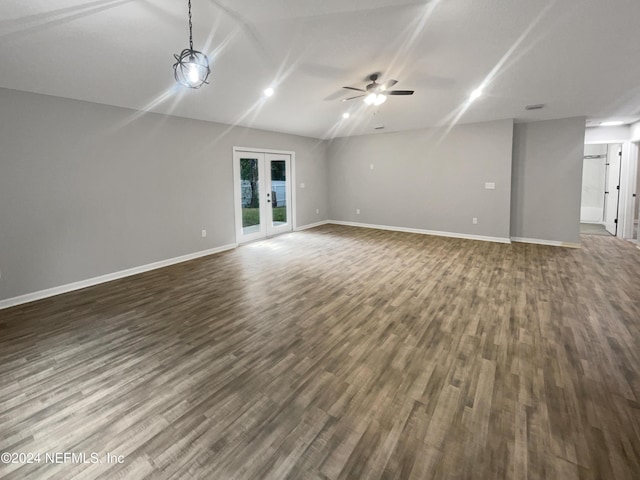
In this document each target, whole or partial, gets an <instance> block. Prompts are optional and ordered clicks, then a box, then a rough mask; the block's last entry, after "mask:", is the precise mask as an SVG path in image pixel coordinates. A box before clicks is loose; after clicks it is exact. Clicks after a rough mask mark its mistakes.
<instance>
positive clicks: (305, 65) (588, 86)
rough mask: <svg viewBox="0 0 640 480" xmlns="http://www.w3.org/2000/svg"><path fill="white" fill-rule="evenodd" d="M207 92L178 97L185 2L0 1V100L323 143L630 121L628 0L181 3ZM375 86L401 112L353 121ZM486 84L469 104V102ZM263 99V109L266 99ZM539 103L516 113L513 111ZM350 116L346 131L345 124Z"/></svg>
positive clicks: (633, 46)
mask: <svg viewBox="0 0 640 480" xmlns="http://www.w3.org/2000/svg"><path fill="white" fill-rule="evenodd" d="M192 9H193V28H194V48H196V49H199V50H203V51H204V52H205V53H207V54H208V55H209V57H210V58H211V59H212V75H211V77H210V85H205V86H204V87H202V88H201V89H200V90H190V89H186V88H182V87H177V86H176V85H175V82H174V79H173V71H172V64H173V63H174V59H173V54H174V53H179V52H180V51H181V50H182V49H183V48H186V47H187V46H188V24H187V1H186V0H183V1H182V0H89V1H87V0H30V1H24V0H3V1H2V2H0V19H1V20H0V61H1V62H2V64H1V69H0V86H1V87H6V88H12V89H18V90H25V91H30V92H37V93H44V94H50V95H56V96H61V97H68V98H75V99H80V100H87V101H91V102H97V103H103V104H108V105H117V106H121V107H129V108H133V109H138V110H149V111H153V112H160V113H170V114H173V115H178V116H182V117H189V118H196V119H201V120H210V121H215V122H222V123H227V124H240V125H245V126H252V127H255V128H263V129H267V130H275V131H282V132H289V133H295V134H300V135H307V136H313V137H318V138H329V137H333V136H346V135H353V134H362V133H372V132H373V131H374V130H373V128H374V127H376V126H379V125H384V126H385V130H384V131H398V130H408V129H415V128H423V127H428V126H433V125H443V124H450V123H452V122H461V123H468V122H476V121H487V120H495V119H503V118H516V119H517V120H538V119H540V120H541V119H549V118H561V117H569V116H578V115H584V116H587V117H589V118H590V119H592V120H593V119H595V120H599V119H610V118H620V119H622V120H627V121H630V120H633V119H637V118H639V117H640V61H639V59H640V1H638V0H606V1H603V0H536V1H532V0H431V1H402V0H367V1H363V0H269V1H267V0H192ZM372 72H383V77H382V79H383V80H384V79H385V78H394V79H397V80H399V83H398V84H397V85H396V86H395V87H394V88H397V89H410V90H415V92H416V93H415V94H414V95H413V96H412V97H404V96H395V97H389V99H388V101H387V102H386V103H385V104H383V105H381V106H380V107H365V105H364V104H363V102H361V101H360V100H352V101H350V102H341V101H340V99H341V98H345V97H349V96H352V94H351V93H350V92H349V91H348V90H343V89H341V87H342V86H345V85H351V86H356V87H363V86H364V85H365V81H364V80H365V77H366V76H367V75H368V74H370V73H372ZM481 84H484V85H485V95H483V96H482V97H481V98H480V99H479V100H477V101H476V102H474V103H473V104H471V105H468V104H466V105H465V102H466V100H467V98H468V96H469V93H470V92H471V91H472V90H474V89H475V88H476V87H478V86H479V85H481ZM270 85H271V86H274V87H275V88H276V94H275V95H274V96H273V97H271V98H269V99H264V98H262V97H261V92H262V91H263V90H264V89H265V88H266V87H268V86H270ZM535 103H544V104H545V105H546V107H545V108H544V109H543V110H537V111H532V112H528V111H525V110H524V107H525V105H528V104H535ZM347 110H349V111H350V112H351V113H352V117H351V118H349V119H348V120H343V119H342V116H341V115H342V113H343V112H345V111H347Z"/></svg>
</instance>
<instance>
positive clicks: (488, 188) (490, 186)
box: [484, 182, 496, 190]
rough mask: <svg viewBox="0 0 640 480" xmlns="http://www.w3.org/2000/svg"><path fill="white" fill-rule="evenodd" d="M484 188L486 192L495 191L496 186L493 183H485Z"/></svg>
mask: <svg viewBox="0 0 640 480" xmlns="http://www.w3.org/2000/svg"><path fill="white" fill-rule="evenodd" d="M484 188H485V189H486V190H495V189H496V184H495V183H494V182H485V184H484Z"/></svg>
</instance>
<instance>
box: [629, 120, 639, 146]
mask: <svg viewBox="0 0 640 480" xmlns="http://www.w3.org/2000/svg"><path fill="white" fill-rule="evenodd" d="M629 132H630V133H629V139H630V140H631V141H632V142H640V122H636V123H634V124H633V125H631V126H630V127H629Z"/></svg>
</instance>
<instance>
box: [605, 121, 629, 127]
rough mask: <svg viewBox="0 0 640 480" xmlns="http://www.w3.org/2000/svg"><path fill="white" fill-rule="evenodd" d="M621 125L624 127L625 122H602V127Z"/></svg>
mask: <svg viewBox="0 0 640 480" xmlns="http://www.w3.org/2000/svg"><path fill="white" fill-rule="evenodd" d="M619 125H624V122H618V121H612V122H600V126H601V127H617V126H619Z"/></svg>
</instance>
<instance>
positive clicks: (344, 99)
mask: <svg viewBox="0 0 640 480" xmlns="http://www.w3.org/2000/svg"><path fill="white" fill-rule="evenodd" d="M360 97H364V95H356V96H355V97H349V98H343V99H342V100H341V101H342V102H346V101H347V100H353V99H354V98H360Z"/></svg>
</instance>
